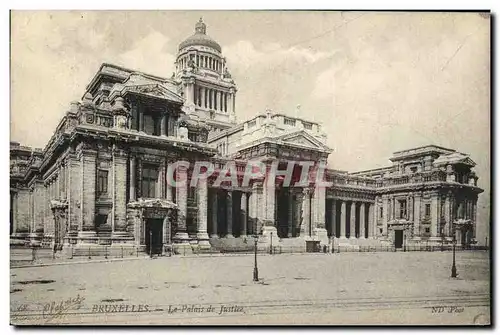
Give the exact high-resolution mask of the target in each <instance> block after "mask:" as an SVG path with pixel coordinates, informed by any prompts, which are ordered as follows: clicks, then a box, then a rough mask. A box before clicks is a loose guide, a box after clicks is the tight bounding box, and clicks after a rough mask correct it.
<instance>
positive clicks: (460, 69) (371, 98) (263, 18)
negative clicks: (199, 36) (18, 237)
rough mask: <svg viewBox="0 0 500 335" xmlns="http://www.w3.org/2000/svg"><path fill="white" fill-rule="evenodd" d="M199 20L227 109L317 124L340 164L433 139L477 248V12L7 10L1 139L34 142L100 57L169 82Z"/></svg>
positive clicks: (485, 41) (480, 110)
mask: <svg viewBox="0 0 500 335" xmlns="http://www.w3.org/2000/svg"><path fill="white" fill-rule="evenodd" d="M200 17H203V20H204V22H205V23H206V24H207V34H208V35H209V36H211V37H212V38H214V39H215V40H216V41H218V42H219V44H220V45H221V47H222V52H223V55H224V56H225V57H226V59H227V64H228V67H229V70H230V72H231V74H232V76H233V79H234V80H235V82H236V84H237V86H238V92H237V95H236V115H237V118H238V120H240V121H243V120H246V119H248V118H251V117H252V116H254V115H256V114H258V113H262V112H264V111H265V110H266V109H267V108H269V109H271V110H272V111H274V112H281V113H285V114H289V115H295V110H296V107H297V105H300V106H301V107H300V113H301V115H300V116H301V117H304V118H307V119H311V120H313V121H317V122H320V123H321V124H322V126H323V128H324V130H325V131H326V133H327V135H328V140H327V143H326V144H327V145H329V146H330V147H331V148H332V149H333V150H334V151H333V153H332V154H331V155H330V158H329V166H330V167H332V168H335V169H340V170H347V171H350V172H354V171H359V170H365V169H371V168H377V167H383V166H388V165H390V164H391V163H390V161H389V158H390V157H391V155H392V153H393V152H394V151H398V150H404V149H409V148H413V147H417V146H422V145H427V144H436V145H440V146H444V147H449V148H452V149H455V150H457V151H460V152H463V153H467V154H470V157H471V159H472V160H474V161H475V162H476V163H477V166H476V168H475V169H476V171H477V173H478V175H479V181H478V185H479V186H480V187H481V188H483V189H484V193H482V194H481V195H480V197H479V203H478V232H477V237H478V240H479V241H480V243H484V238H485V237H486V235H487V229H488V223H489V220H490V218H489V210H490V20H489V18H488V17H485V16H484V15H480V14H477V13H458V12H457V13H437V12H436V13H431V12H427V13H425V12H421V13H417V12H410V13H404V12H390V13H389V12H388V13H377V12H334V11H325V12H322V11H298V12H296V11H284V12H280V11H203V12H200V11H135V12H132V11H86V12H84V11H37V12H29V11H13V12H12V13H11V114H10V116H11V120H10V122H11V141H17V142H20V143H22V144H23V145H29V146H34V147H42V148H43V147H44V146H45V145H46V143H47V142H48V140H49V139H50V136H52V132H53V131H54V130H55V127H56V126H57V124H58V122H59V121H60V119H61V118H62V116H63V115H64V114H65V112H66V111H67V110H68V109H69V104H70V102H71V101H75V100H80V99H81V97H82V96H83V94H84V93H85V87H86V85H87V84H88V83H89V82H90V80H91V78H92V77H93V75H94V74H95V73H96V71H97V70H98V68H99V66H100V64H101V63H103V62H109V63H113V64H117V65H122V66H125V67H127V68H132V69H137V70H140V71H143V72H147V73H151V74H155V75H159V76H165V77H170V76H171V74H172V72H173V71H174V61H175V56H176V53H177V50H178V45H179V43H180V42H181V41H183V40H184V39H185V38H187V37H188V36H190V35H191V34H192V33H193V32H194V24H195V23H196V22H197V21H198V19H199V18H200Z"/></svg>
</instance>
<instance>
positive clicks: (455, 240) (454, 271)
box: [451, 230, 457, 278]
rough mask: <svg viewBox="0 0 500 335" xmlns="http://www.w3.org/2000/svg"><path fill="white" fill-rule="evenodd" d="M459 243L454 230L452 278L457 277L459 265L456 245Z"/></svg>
mask: <svg viewBox="0 0 500 335" xmlns="http://www.w3.org/2000/svg"><path fill="white" fill-rule="evenodd" d="M456 245H457V239H456V236H455V230H453V264H452V265H451V278H457V267H456V265H455V246H456Z"/></svg>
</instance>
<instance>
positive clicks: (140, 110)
mask: <svg viewBox="0 0 500 335" xmlns="http://www.w3.org/2000/svg"><path fill="white" fill-rule="evenodd" d="M137 109H138V113H139V131H144V107H142V106H138V108H137Z"/></svg>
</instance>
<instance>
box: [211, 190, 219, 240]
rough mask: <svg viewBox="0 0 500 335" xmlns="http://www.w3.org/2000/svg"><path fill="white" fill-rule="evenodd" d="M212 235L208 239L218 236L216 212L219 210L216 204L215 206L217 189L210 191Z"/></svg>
mask: <svg viewBox="0 0 500 335" xmlns="http://www.w3.org/2000/svg"><path fill="white" fill-rule="evenodd" d="M212 191H213V192H212V201H211V205H212V207H211V208H212V211H211V212H212V234H211V235H210V238H217V237H219V235H218V234H217V220H218V219H217V211H218V209H219V207H218V204H217V198H218V192H217V189H215V188H214V189H212Z"/></svg>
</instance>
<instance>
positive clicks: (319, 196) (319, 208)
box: [313, 186, 326, 230]
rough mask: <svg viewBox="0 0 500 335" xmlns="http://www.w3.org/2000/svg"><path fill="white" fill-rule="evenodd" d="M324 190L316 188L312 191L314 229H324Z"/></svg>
mask: <svg viewBox="0 0 500 335" xmlns="http://www.w3.org/2000/svg"><path fill="white" fill-rule="evenodd" d="M325 193H326V192H325V188H324V187H319V186H316V189H315V190H314V206H315V215H314V226H313V230H314V229H325V207H326V194H325Z"/></svg>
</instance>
